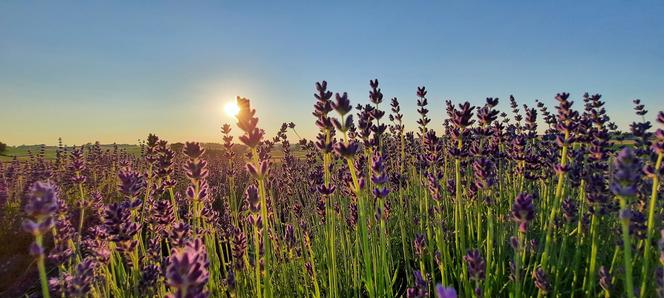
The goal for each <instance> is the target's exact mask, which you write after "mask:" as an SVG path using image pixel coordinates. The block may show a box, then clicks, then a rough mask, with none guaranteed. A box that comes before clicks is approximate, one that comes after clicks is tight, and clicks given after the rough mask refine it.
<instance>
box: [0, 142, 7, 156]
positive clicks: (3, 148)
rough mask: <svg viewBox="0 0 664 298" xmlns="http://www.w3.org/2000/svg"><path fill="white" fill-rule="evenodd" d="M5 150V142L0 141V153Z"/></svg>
mask: <svg viewBox="0 0 664 298" xmlns="http://www.w3.org/2000/svg"><path fill="white" fill-rule="evenodd" d="M5 150H7V144H5V143H3V142H0V153H4V152H5Z"/></svg>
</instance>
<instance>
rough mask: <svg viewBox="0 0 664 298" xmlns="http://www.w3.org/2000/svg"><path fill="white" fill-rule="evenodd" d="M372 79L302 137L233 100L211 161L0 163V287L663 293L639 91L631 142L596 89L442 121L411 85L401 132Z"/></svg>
mask: <svg viewBox="0 0 664 298" xmlns="http://www.w3.org/2000/svg"><path fill="white" fill-rule="evenodd" d="M369 88H370V91H369V98H368V101H367V102H366V103H364V104H358V103H357V102H355V103H353V102H352V100H351V98H350V97H349V95H348V94H347V93H345V92H339V93H333V92H332V91H330V90H329V89H328V84H327V83H326V82H325V81H323V82H319V83H316V84H315V90H314V92H315V94H314V99H313V101H312V102H313V118H312V121H314V122H315V124H316V126H317V127H318V134H317V135H316V137H315V139H314V140H305V139H301V138H300V137H299V135H298V134H297V132H296V131H295V124H294V123H292V122H291V123H284V124H283V126H282V127H281V129H280V130H279V132H278V133H277V135H276V136H274V137H273V138H270V137H269V136H267V135H266V134H265V131H264V130H263V129H261V126H260V121H259V114H260V111H258V112H257V111H256V110H255V109H254V107H253V106H252V105H251V102H250V100H248V99H245V98H240V97H238V98H237V104H238V107H239V110H240V112H239V113H238V114H237V116H236V118H237V122H236V123H234V124H233V125H231V124H224V125H222V127H221V131H220V133H221V134H220V142H223V151H222V152H221V153H218V152H217V154H213V153H212V152H209V150H207V148H206V147H205V146H203V145H202V144H199V143H195V142H187V143H184V144H169V143H168V142H167V141H166V140H162V139H160V138H158V137H157V136H155V135H149V136H148V138H147V140H146V141H145V143H143V144H141V153H140V154H139V155H132V154H128V153H126V152H123V151H121V150H117V149H116V150H101V149H100V146H99V145H98V144H95V145H88V146H84V147H74V148H65V147H64V146H60V147H59V148H58V152H57V154H56V157H55V159H46V158H45V157H44V155H43V152H42V153H41V154H39V153H38V154H36V155H34V156H33V157H31V158H30V159H28V160H21V161H19V160H14V161H12V162H9V163H2V164H0V215H2V216H1V217H0V221H1V223H2V230H1V234H0V236H1V237H2V239H1V240H2V241H3V243H9V242H11V243H13V245H4V244H3V245H2V247H3V248H2V249H0V252H1V253H2V255H1V256H2V260H0V261H1V262H2V263H1V264H0V266H2V267H0V270H2V271H0V273H2V280H3V282H5V283H3V284H0V286H2V287H3V288H1V289H0V296H1V295H8V296H12V295H15V296H20V295H22V294H25V295H28V296H40V295H41V296H43V297H446V298H449V297H457V296H458V297H534V296H537V297H548V296H551V297H554V296H555V297H597V296H605V297H610V296H614V297H655V296H657V295H660V296H661V295H663V293H664V239H662V235H664V230H661V229H662V228H664V226H663V225H662V218H663V216H664V211H663V210H664V209H663V208H664V206H663V205H662V203H661V202H660V200H658V198H661V193H660V192H661V190H660V178H661V177H662V175H663V174H664V168H663V167H662V158H663V156H664V130H663V129H664V113H663V112H659V113H658V114H657V115H656V117H655V118H656V119H652V117H651V116H650V115H651V114H648V112H647V111H646V110H645V107H644V106H643V105H642V104H641V103H640V101H639V100H635V101H634V105H635V112H636V115H637V116H638V117H637V118H639V119H641V121H637V122H634V123H632V124H631V126H630V128H631V132H629V133H627V134H625V133H620V132H618V131H617V127H616V125H615V124H614V123H612V122H611V119H610V117H609V115H607V113H606V111H605V109H604V102H603V101H602V99H601V96H600V95H589V94H585V95H583V96H582V97H580V98H578V99H575V100H574V99H573V98H572V97H571V96H570V94H568V93H560V94H557V95H556V96H555V101H554V100H552V101H551V104H553V105H555V108H554V109H551V110H550V109H549V108H548V107H547V104H546V103H545V102H540V101H537V102H536V105H535V106H528V105H520V104H519V103H518V102H517V100H516V99H515V98H514V97H511V96H510V98H509V99H508V101H509V104H510V107H511V111H508V112H509V113H507V112H501V111H499V110H497V105H498V103H499V99H498V98H487V99H486V102H485V103H484V104H482V105H480V106H472V105H471V104H470V103H468V102H465V103H454V102H452V101H447V102H446V106H447V108H446V111H445V112H446V114H447V116H448V117H447V120H445V121H444V122H443V123H442V126H440V124H438V123H432V122H431V120H430V118H429V117H428V115H429V109H428V103H429V97H428V96H429V95H428V93H427V90H426V88H424V87H419V88H417V89H416V90H414V91H415V92H414V94H413V95H414V96H413V98H409V99H407V100H408V101H412V102H414V103H416V108H417V113H418V114H419V119H418V121H417V124H418V127H414V128H406V127H405V125H404V121H403V117H404V116H403V111H402V107H401V105H400V101H399V100H398V99H397V98H392V99H391V100H389V104H388V103H386V102H387V100H384V96H383V93H382V91H381V88H380V87H379V83H378V80H372V81H370V84H369ZM354 104H356V105H355V106H354ZM440 112H441V111H436V113H440ZM648 119H650V120H653V122H654V123H656V124H655V125H656V126H657V127H656V131H655V132H654V133H653V132H652V130H653V128H652V126H653V124H652V123H651V121H648ZM538 123H539V126H540V127H538ZM542 123H544V127H541V126H542ZM235 132H239V135H240V136H239V138H237V139H234V137H233V136H232V135H233V134H234V133H235ZM289 135H291V136H296V137H297V141H294V142H293V143H291V139H289ZM626 135H627V136H630V140H628V141H625V140H624V137H625V136H626ZM277 155H278V157H277ZM660 230H661V232H660ZM21 256H22V257H23V259H26V258H27V259H28V261H24V262H21V261H15V260H21V258H20V257H21ZM12 262H13V263H12ZM8 264H10V265H11V264H14V265H16V264H18V266H23V267H22V268H24V270H23V271H22V272H20V271H11V270H8V269H7V266H9V265H8ZM25 268H27V269H25ZM7 281H9V282H11V283H9V282H7Z"/></svg>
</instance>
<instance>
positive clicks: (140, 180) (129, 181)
mask: <svg viewBox="0 0 664 298" xmlns="http://www.w3.org/2000/svg"><path fill="white" fill-rule="evenodd" d="M118 177H119V178H120V183H119V184H118V189H119V191H120V193H122V194H123V195H124V196H125V197H126V198H135V197H137V196H138V194H139V193H140V192H141V190H143V189H144V188H145V177H143V175H141V174H140V173H138V172H136V171H132V170H131V169H124V170H122V171H120V173H119V174H118Z"/></svg>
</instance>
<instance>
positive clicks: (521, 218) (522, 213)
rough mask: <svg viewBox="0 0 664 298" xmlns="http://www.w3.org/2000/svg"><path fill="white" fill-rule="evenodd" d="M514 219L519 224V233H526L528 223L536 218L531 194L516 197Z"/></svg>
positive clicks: (513, 211)
mask: <svg viewBox="0 0 664 298" xmlns="http://www.w3.org/2000/svg"><path fill="white" fill-rule="evenodd" d="M512 218H513V219H514V220H515V221H516V222H517V223H518V224H519V232H521V233H525V232H526V230H527V226H528V222H530V221H531V220H533V219H534V218H535V210H534V207H533V196H532V195H531V194H528V193H520V194H519V195H517V196H516V199H515V200H514V204H513V205H512Z"/></svg>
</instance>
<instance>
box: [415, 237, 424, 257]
mask: <svg viewBox="0 0 664 298" xmlns="http://www.w3.org/2000/svg"><path fill="white" fill-rule="evenodd" d="M413 248H414V250H415V255H417V256H418V257H419V258H421V257H422V256H423V255H424V249H425V248H426V238H425V236H424V235H423V234H416V235H415V240H413Z"/></svg>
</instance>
